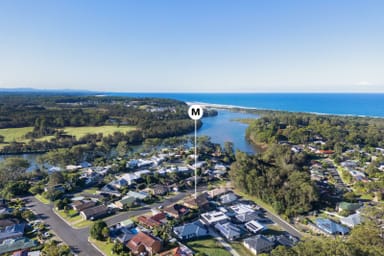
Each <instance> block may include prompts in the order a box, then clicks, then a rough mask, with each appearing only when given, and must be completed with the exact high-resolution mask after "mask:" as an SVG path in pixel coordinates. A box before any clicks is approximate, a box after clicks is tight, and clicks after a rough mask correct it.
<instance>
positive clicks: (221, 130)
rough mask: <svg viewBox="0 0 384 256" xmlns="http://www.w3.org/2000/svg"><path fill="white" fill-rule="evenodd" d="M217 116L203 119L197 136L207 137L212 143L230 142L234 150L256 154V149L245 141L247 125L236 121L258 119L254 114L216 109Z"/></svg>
mask: <svg viewBox="0 0 384 256" xmlns="http://www.w3.org/2000/svg"><path fill="white" fill-rule="evenodd" d="M217 111H218V115H217V116H213V117H206V118H203V119H202V121H203V126H202V127H201V128H200V129H199V130H198V132H197V135H198V136H209V137H210V138H211V141H212V142H214V143H220V144H221V145H223V144H224V142H226V141H230V142H232V143H233V144H234V149H235V150H240V151H243V152H247V153H256V151H257V149H256V148H255V147H254V146H253V145H251V144H250V143H249V142H248V141H247V140H246V139H245V131H246V129H247V127H248V125H247V124H245V123H241V122H239V121H236V120H237V119H249V118H253V119H255V118H258V116H257V115H255V114H248V113H242V112H233V111H230V110H227V109H218V110H217Z"/></svg>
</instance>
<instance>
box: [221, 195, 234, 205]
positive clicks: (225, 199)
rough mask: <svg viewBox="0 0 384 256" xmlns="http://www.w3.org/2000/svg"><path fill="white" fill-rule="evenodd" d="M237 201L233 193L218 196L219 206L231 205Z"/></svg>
mask: <svg viewBox="0 0 384 256" xmlns="http://www.w3.org/2000/svg"><path fill="white" fill-rule="evenodd" d="M237 199H238V196H237V195H235V194H234V193H233V192H230V193H228V194H225V195H222V196H220V203H221V204H231V203H233V202H235V201H236V200H237Z"/></svg>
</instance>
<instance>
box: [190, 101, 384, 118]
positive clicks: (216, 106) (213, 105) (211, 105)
mask: <svg viewBox="0 0 384 256" xmlns="http://www.w3.org/2000/svg"><path fill="white" fill-rule="evenodd" d="M185 103H186V104H187V105H188V106H191V105H200V106H202V107H206V108H213V109H226V110H231V111H237V110H243V111H265V112H282V113H298V114H300V113H301V114H310V115H320V116H321V115H324V116H339V117H358V118H373V119H384V116H374V115H372V116H371V115H357V114H337V113H325V112H313V111H292V110H283V109H267V108H256V107H245V106H238V105H227V104H217V103H208V102H199V101H185Z"/></svg>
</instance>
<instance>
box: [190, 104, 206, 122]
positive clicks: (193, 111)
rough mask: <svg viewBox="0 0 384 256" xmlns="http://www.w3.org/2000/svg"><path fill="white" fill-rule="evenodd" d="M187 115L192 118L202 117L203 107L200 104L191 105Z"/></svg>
mask: <svg viewBox="0 0 384 256" xmlns="http://www.w3.org/2000/svg"><path fill="white" fill-rule="evenodd" d="M188 115H189V117H190V118H191V119H193V120H199V119H200V118H202V117H203V108H202V107H201V106H200V105H191V106H190V107H189V109H188Z"/></svg>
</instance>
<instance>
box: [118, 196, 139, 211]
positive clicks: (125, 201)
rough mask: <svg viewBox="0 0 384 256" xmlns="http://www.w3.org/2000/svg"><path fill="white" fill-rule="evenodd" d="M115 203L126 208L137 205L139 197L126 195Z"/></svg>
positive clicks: (121, 207)
mask: <svg viewBox="0 0 384 256" xmlns="http://www.w3.org/2000/svg"><path fill="white" fill-rule="evenodd" d="M115 205H116V207H117V208H120V209H125V208H126V207H132V206H135V205H137V199H136V198H134V197H131V196H125V197H123V198H122V199H121V200H119V201H116V202H115Z"/></svg>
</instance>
